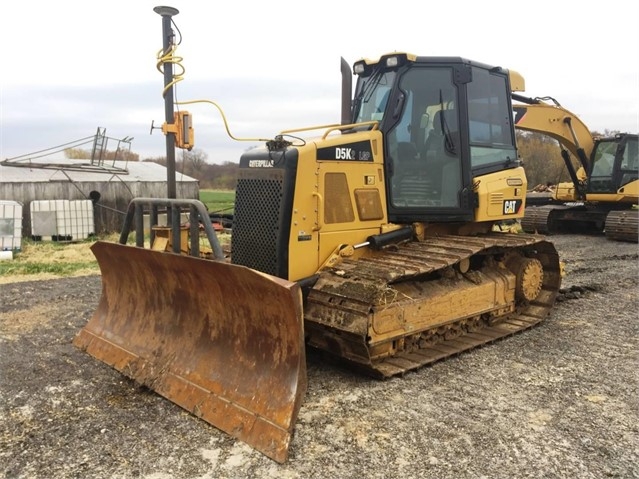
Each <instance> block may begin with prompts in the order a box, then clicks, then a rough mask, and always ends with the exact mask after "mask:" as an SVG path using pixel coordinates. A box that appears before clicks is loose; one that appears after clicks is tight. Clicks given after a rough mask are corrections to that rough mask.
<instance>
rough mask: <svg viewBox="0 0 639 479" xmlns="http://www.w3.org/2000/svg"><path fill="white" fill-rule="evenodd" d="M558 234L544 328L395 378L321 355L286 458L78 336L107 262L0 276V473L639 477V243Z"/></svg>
mask: <svg viewBox="0 0 639 479" xmlns="http://www.w3.org/2000/svg"><path fill="white" fill-rule="evenodd" d="M551 239H552V241H553V242H555V244H556V246H557V248H558V250H559V252H560V255H561V257H562V259H563V260H564V261H565V263H566V271H567V275H566V277H565V278H564V281H563V293H562V295H561V298H560V299H561V300H562V301H560V302H559V303H558V305H557V307H556V309H555V311H554V312H553V314H552V315H551V316H550V318H549V319H547V320H546V321H545V322H544V323H542V324H541V325H540V326H538V327H536V328H533V329H532V330H529V331H526V332H524V333H521V334H518V335H516V336H514V337H511V338H508V339H505V340H503V341H499V342H497V343H495V344H492V345H489V346H486V347H483V348H481V349H478V350H475V351H472V352H469V353H465V354H462V355H460V356H457V357H455V358H453V359H449V360H446V361H444V362H440V363H436V364H435V365H433V366H431V367H427V368H424V369H421V370H419V371H417V372H414V373H410V374H407V375H406V376H405V377H403V378H395V379H391V380H388V381H376V380H371V379H369V378H366V377H362V376H359V375H357V374H354V373H350V372H349V371H346V370H343V369H340V368H337V367H335V366H332V365H328V364H324V363H322V362H321V360H320V359H319V358H318V357H317V356H315V355H314V354H309V357H308V380H309V387H308V393H307V396H306V400H305V402H304V404H303V406H302V409H301V411H300V416H299V419H298V422H297V425H296V430H295V436H294V438H293V442H292V445H291V448H290V457H289V460H288V462H287V463H286V464H283V465H278V464H277V463H275V462H274V461H272V460H270V459H268V458H267V457H265V456H263V455H262V454H260V453H258V452H256V451H254V450H253V449H251V448H249V447H248V446H246V445H244V444H242V443H240V442H237V441H235V440H234V439H232V438H230V437H229V436H227V435H226V434H224V433H222V432H220V431H218V430H217V429H215V428H214V427H212V426H210V425H209V424H207V423H205V422H203V421H201V420H198V419H196V418H195V417H193V416H191V415H190V414H188V413H186V412H185V411H184V410H182V409H181V408H179V407H178V406H176V405H174V404H172V403H170V402H169V401H167V400H165V399H163V398H161V397H159V396H158V395H156V394H154V393H153V392H151V391H149V390H146V389H144V388H142V387H139V386H137V385H136V384H134V383H133V382H132V381H130V380H128V379H126V378H124V377H123V376H122V375H120V374H119V373H117V372H116V371H114V370H112V369H110V368H109V367H108V366H106V365H104V364H102V363H99V362H97V361H95V360H94V359H93V358H91V357H90V356H88V355H86V354H84V353H83V352H81V351H79V350H77V349H76V348H75V347H73V345H72V344H71V340H72V339H73V337H74V335H75V334H76V333H77V331H78V330H79V329H80V328H81V327H82V326H83V325H84V324H85V323H86V321H87V320H88V319H89V317H90V316H91V314H92V312H93V310H94V308H95V306H96V305H97V302H98V298H99V295H100V288H101V283H100V277H99V276H87V277H80V278H69V279H59V280H47V281H37V282H27V283H10V284H3V285H0V477H6V478H43V479H44V478H47V479H49V478H136V477H140V478H149V479H151V478H153V479H158V478H189V479H190V478H244V477H252V478H322V479H325V478H361V477H367V478H391V477H404V478H421V477H434V478H455V479H457V478H477V477H490V478H493V477H499V478H501V477H503V478H511V477H518V478H525V477H531V478H537V477H539V478H541V477H544V478H548V477H562V478H563V477H566V478H573V477H580V478H601V477H620V478H632V477H639V391H638V389H639V388H638V386H639V375H638V373H637V371H638V366H639V318H638V313H637V311H639V307H638V306H639V301H638V299H639V261H638V255H637V253H638V247H637V245H636V244H629V243H618V242H611V241H607V240H606V239H605V238H603V237H586V236H574V235H565V236H553V237H551Z"/></svg>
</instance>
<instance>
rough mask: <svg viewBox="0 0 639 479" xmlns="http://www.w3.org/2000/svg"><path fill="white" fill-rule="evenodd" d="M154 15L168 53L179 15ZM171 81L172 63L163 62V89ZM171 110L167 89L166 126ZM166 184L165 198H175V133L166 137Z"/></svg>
mask: <svg viewBox="0 0 639 479" xmlns="http://www.w3.org/2000/svg"><path fill="white" fill-rule="evenodd" d="M153 11H154V12H155V13H157V14H158V15H161V16H162V48H163V52H164V54H166V53H168V52H169V50H170V49H171V46H172V45H173V41H174V37H175V34H174V33H173V29H172V28H171V17H173V15H177V14H178V13H180V12H179V11H178V9H177V8H173V7H164V6H160V7H155V8H154V9H153ZM172 81H173V63H171V62H164V87H165V88H166V87H167V86H168V85H170V84H171V82H172ZM174 113H175V111H174V109H173V87H171V88H168V89H167V90H166V92H165V93H164V116H165V121H166V123H167V125H172V124H173V123H174V118H173V116H174ZM166 183H167V197H168V198H176V186H175V133H172V132H169V133H167V135H166Z"/></svg>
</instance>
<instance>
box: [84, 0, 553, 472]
mask: <svg viewBox="0 0 639 479" xmlns="http://www.w3.org/2000/svg"><path fill="white" fill-rule="evenodd" d="M162 8H164V9H168V8H169V7H162ZM163 12H164V14H163V20H164V21H165V24H164V25H165V32H166V31H167V30H170V23H169V22H170V21H171V16H172V15H174V14H175V13H177V11H175V10H174V9H169V10H168V12H167V10H164V11H163ZM167 20H168V21H167ZM167 24H168V26H167ZM169 37H170V36H169ZM165 38H166V37H165ZM173 51H174V50H173V49H172V47H171V46H170V45H168V46H167V45H166V44H165V48H164V52H165V54H164V55H163V57H162V58H163V60H162V61H163V62H164V64H165V65H164V68H165V69H166V68H169V67H170V66H171V64H172V63H173V62H174V61H175V60H174V59H173V58H172V56H171V55H170V54H168V52H173ZM342 73H343V77H342V86H343V93H342V121H341V123H339V124H335V125H325V126H314V127H309V128H302V129H296V130H286V131H282V132H281V133H280V134H279V135H277V136H276V137H275V138H274V139H272V140H269V141H267V142H266V143H265V145H264V146H263V147H259V148H254V149H251V150H248V151H247V152H246V153H244V154H243V155H242V157H241V158H240V165H239V166H240V167H239V178H238V182H237V188H236V199H235V209H234V216H233V226H232V234H231V253H230V258H226V259H225V258H224V257H223V256H224V255H223V254H222V253H221V251H220V248H219V245H218V244H217V242H216V239H215V233H214V232H213V230H212V229H211V228H210V225H209V223H207V221H206V219H207V218H208V217H206V213H205V212H204V211H203V206H202V205H201V204H200V203H197V202H194V203H193V204H191V205H189V208H190V209H191V210H197V212H198V213H197V214H195V213H194V214H195V216H197V218H192V219H191V220H189V222H188V223H189V225H190V227H182V228H184V231H185V233H184V235H186V236H188V237H190V241H189V240H186V241H182V236H181V234H182V233H181V222H180V221H179V214H178V213H177V212H172V214H171V215H170V216H171V221H170V222H168V226H167V229H168V230H169V232H168V234H165V237H164V238H159V239H158V238H157V237H156V236H155V237H154V236H153V234H152V235H151V241H150V242H149V243H148V244H150V245H151V248H145V247H144V246H145V244H147V243H145V238H144V235H143V233H140V231H142V230H143V223H142V219H141V218H142V216H143V211H142V209H143V207H142V206H141V205H142V204H147V205H148V204H150V205H151V206H150V208H151V209H150V215H151V225H155V224H156V219H157V218H158V216H159V215H158V213H157V211H154V208H156V207H157V206H158V205H160V206H162V204H164V205H165V206H167V207H170V209H169V211H172V210H173V208H177V207H178V205H177V204H175V203H174V202H176V201H178V200H170V199H169V200H165V201H166V203H162V200H152V201H151V200H148V199H145V200H135V201H134V202H133V203H132V206H131V208H130V211H129V213H131V210H132V211H133V214H132V215H129V216H127V221H126V222H125V227H124V229H123V233H122V236H121V238H120V244H108V243H105V242H98V243H96V245H95V246H94V252H95V255H96V257H97V259H98V262H99V264H100V268H101V271H102V280H103V293H102V298H101V300H100V304H99V307H98V309H97V311H96V312H95V315H94V316H93V318H92V319H91V320H90V321H89V323H88V325H87V326H86V327H85V328H84V329H83V330H82V331H81V332H80V334H79V335H78V337H77V338H76V340H75V343H76V345H78V346H79V347H81V348H85V349H86V350H87V351H88V352H89V353H90V354H92V355H94V356H95V357H96V358H98V359H100V360H102V361H104V362H106V363H108V364H110V365H112V366H114V367H115V368H116V369H118V370H119V371H121V372H123V373H124V374H126V375H128V376H130V377H132V378H134V379H135V380H137V381H140V382H142V383H144V384H146V385H148V386H149V387H150V388H151V389H153V390H155V391H157V392H158V393H160V394H162V395H163V396H165V397H166V398H168V399H169V400H171V401H174V402H175V403H177V404H179V405H181V406H182V407H184V408H186V409H187V410H189V411H191V412H193V413H194V414H195V415H197V416H200V417H202V418H203V419H205V420H206V421H208V422H209V423H211V424H213V425H215V426H217V427H218V428H220V429H222V430H224V431H226V432H228V433H229V434H231V435H233V436H235V437H237V438H239V439H240V440H242V441H245V442H247V443H248V444H250V445H252V446H253V447H255V448H257V449H258V450H260V451H262V452H263V453H265V454H266V455H268V456H269V457H271V458H273V459H275V460H276V461H280V462H282V461H284V460H286V457H287V453H288V448H289V445H290V440H291V434H292V432H293V426H294V423H295V419H296V417H297V413H298V411H299V408H300V405H301V404H302V401H303V396H304V391H305V385H306V369H305V361H304V359H305V347H306V346H308V347H312V348H316V349H317V350H319V351H321V352H323V353H325V354H321V355H319V357H322V358H329V359H335V360H338V361H340V362H344V363H345V364H347V365H349V366H352V367H354V368H356V369H358V370H361V371H363V372H365V373H366V374H369V375H371V376H374V377H378V378H387V377H392V376H395V375H401V374H403V373H405V372H406V371H409V370H413V369H416V368H418V367H420V366H422V365H425V364H429V363H432V362H434V361H437V360H441V359H443V358H446V357H449V356H452V355H456V354H458V353H460V352H462V351H466V350H469V349H471V348H473V347H476V346H479V345H482V344H486V343H490V342H492V341H495V340H497V339H499V338H503V337H505V336H509V335H512V334H515V333H517V332H520V331H522V330H525V329H527V328H530V327H532V326H534V325H536V324H538V323H540V322H541V321H543V320H544V319H545V318H546V317H547V316H548V315H549V313H550V311H551V309H552V307H553V304H554V301H555V298H556V295H557V293H558V290H559V287H560V283H561V274H560V262H559V258H558V254H557V251H556V250H555V248H554V246H553V245H552V243H550V242H548V241H546V239H545V238H544V237H542V236H538V235H531V234H516V233H511V232H509V231H503V232H502V231H501V230H500V229H499V228H498V226H499V225H500V224H501V223H503V222H504V221H507V220H514V219H518V218H521V217H522V216H523V211H524V207H525V195H526V176H525V173H524V169H523V167H522V166H521V164H520V162H519V160H518V157H517V149H516V145H515V130H514V124H513V115H512V103H511V93H512V91H521V90H523V78H522V77H521V76H520V75H518V74H517V73H515V72H513V71H510V72H509V71H508V70H505V69H502V68H500V67H493V66H490V65H486V64H483V63H478V62H474V61H470V60H466V59H463V58H459V57H425V56H415V55H411V54H406V53H392V54H389V55H384V56H382V57H381V58H379V59H377V60H360V61H358V62H356V63H355V64H354V66H353V69H352V70H351V69H350V68H349V66H348V64H347V63H346V62H345V61H344V60H342ZM353 73H354V74H355V75H357V84H356V88H355V91H354V96H353V98H352V99H351V92H352V80H351V79H352V74H353ZM171 82H172V78H171V75H167V74H166V70H165V85H168V86H169V87H170V88H169V87H167V89H166V90H165V91H166V92H170V91H171V89H172V88H173V87H172V86H171V85H172V83H171ZM167 98H168V99H167ZM165 101H166V102H167V104H168V103H171V106H172V97H171V96H170V95H167V96H165ZM166 116H167V123H166V124H165V126H164V127H163V130H164V132H165V134H166V136H167V150H168V151H167V155H169V156H170V155H171V152H172V150H174V143H172V141H174V140H175V141H177V146H192V144H193V142H192V141H191V137H190V131H189V128H188V127H189V124H188V123H189V122H188V121H187V122H185V119H186V118H190V117H189V116H187V115H185V114H184V112H181V114H180V115H173V113H172V112H171V111H168V109H167V115H166ZM174 119H175V121H174ZM311 130H320V131H321V132H320V134H319V136H315V137H309V138H306V139H301V138H300V136H299V135H301V134H303V133H304V132H307V131H311ZM176 138H177V140H176ZM185 139H188V141H185ZM169 164H170V162H169ZM170 183H171V181H170V180H169V184H170ZM136 201H137V202H136ZM180 206H181V205H180ZM147 208H148V207H147ZM134 222H135V225H136V228H135V230H136V232H137V234H136V244H135V245H128V244H126V243H127V238H128V235H129V230H130V229H131V225H132V224H133V223H134ZM197 223H202V224H203V225H204V226H203V227H204V228H205V229H206V231H207V232H209V230H210V235H209V236H211V237H210V238H209V243H210V247H209V249H210V250H211V251H212V254H210V256H212V258H211V259H207V258H203V257H202V256H207V255H206V254H203V252H202V251H203V249H201V248H199V246H198V241H197V235H198V228H197V227H196V226H194V225H197ZM151 233H153V228H151ZM167 236H168V238H169V239H171V241H170V242H169V241H168V240H167ZM169 243H170V245H169ZM185 244H188V245H190V246H188V247H185V246H183V245H185ZM167 248H168V249H167ZM186 253H190V254H191V255H195V256H198V257H196V258H193V257H188V256H186Z"/></svg>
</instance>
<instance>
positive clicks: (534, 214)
mask: <svg viewBox="0 0 639 479" xmlns="http://www.w3.org/2000/svg"><path fill="white" fill-rule="evenodd" d="M554 208H555V206H551V205H544V206H532V207H527V208H526V210H525V213H524V217H523V218H522V219H521V229H522V230H524V231H525V232H526V233H539V234H544V235H545V234H548V233H549V232H550V219H549V216H550V214H551V213H552V212H553V210H554Z"/></svg>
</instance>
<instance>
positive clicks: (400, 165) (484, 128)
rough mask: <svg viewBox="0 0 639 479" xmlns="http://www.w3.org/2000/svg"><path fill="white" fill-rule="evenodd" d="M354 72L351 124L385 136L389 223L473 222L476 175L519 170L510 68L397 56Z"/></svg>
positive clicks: (358, 67)
mask: <svg viewBox="0 0 639 479" xmlns="http://www.w3.org/2000/svg"><path fill="white" fill-rule="evenodd" d="M353 71H354V73H355V74H356V75H358V78H357V84H356V88H355V95H354V99H353V104H352V113H353V121H354V122H355V123H359V122H367V121H371V120H375V121H378V122H379V128H380V130H381V131H382V133H383V137H384V139H385V141H384V158H385V165H384V168H385V173H386V177H387V178H388V179H389V180H390V181H388V182H387V187H386V188H387V197H388V203H389V204H388V214H389V220H390V221H395V222H409V221H437V220H441V218H442V217H446V219H447V221H469V220H472V219H473V210H474V208H475V207H476V199H475V194H474V192H473V185H472V181H473V178H474V177H477V176H479V175H483V174H486V173H491V172H495V171H500V170H504V169H507V168H514V167H516V166H519V161H518V159H517V151H516V147H515V132H514V125H513V123H512V121H511V118H512V113H511V112H512V104H511V99H510V98H511V91H510V82H509V75H508V71H507V70H504V69H502V68H499V67H496V68H495V67H491V66H488V65H484V64H481V63H477V62H472V61H469V60H465V59H463V58H459V57H419V56H414V55H409V54H397V53H395V54H390V55H385V56H382V57H381V58H380V59H379V60H378V61H369V60H361V61H359V62H356V63H355V64H354V66H353Z"/></svg>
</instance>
